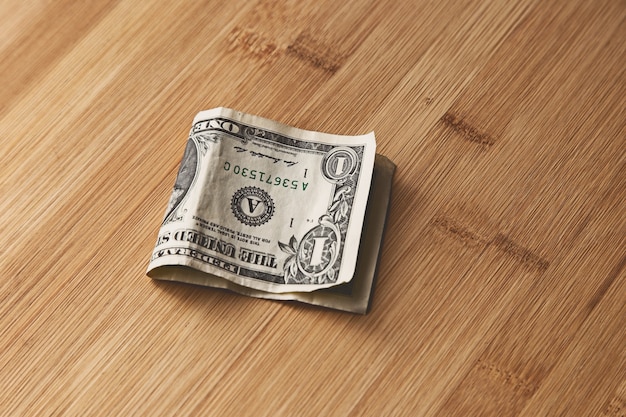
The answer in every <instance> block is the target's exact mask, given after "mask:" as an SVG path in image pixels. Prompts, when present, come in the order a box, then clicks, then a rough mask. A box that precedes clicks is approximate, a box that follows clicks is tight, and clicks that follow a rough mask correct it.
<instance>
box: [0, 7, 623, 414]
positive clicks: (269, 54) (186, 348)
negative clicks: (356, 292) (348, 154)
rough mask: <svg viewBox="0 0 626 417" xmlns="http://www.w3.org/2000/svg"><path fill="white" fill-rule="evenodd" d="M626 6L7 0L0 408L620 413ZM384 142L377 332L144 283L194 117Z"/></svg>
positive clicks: (3, 14) (0, 98)
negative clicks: (227, 114) (389, 172)
mask: <svg viewBox="0 0 626 417" xmlns="http://www.w3.org/2000/svg"><path fill="white" fill-rule="evenodd" d="M625 17H626V4H625V3H624V2H623V1H614V0H596V1H587V2H585V1H580V0H576V1H565V0H557V1H554V2H539V1H536V0H523V1H521V2H509V1H493V2H479V1H474V0H471V1H470V0H462V1H455V2H440V1H428V0H422V1H418V2H413V1H401V2H392V1H380V0H376V1H374V0H369V1H356V0H351V1H347V2H335V1H328V0H322V1H316V2H313V1H298V2H296V1H286V2H276V1H271V0H267V1H266V0H259V1H252V2H244V1H233V2H218V1H209V2H206V3H197V2H182V1H181V2H171V4H170V3H168V4H156V3H154V2H136V1H130V0H120V1H100V2H93V4H83V2H70V1H57V2H48V1H37V2H21V1H16V0H8V1H4V2H3V3H2V4H1V5H0V34H1V36H0V86H1V87H0V137H1V140H2V145H1V146H2V148H1V149H2V151H1V152H0V195H1V196H2V198H1V199H0V233H1V235H2V238H3V244H2V245H1V246H0V277H1V278H2V281H1V283H0V387H1V388H2V389H1V390H0V414H1V415H7V416H17V415H24V416H32V415H107V416H108V415H220V416H223V415H233V416H240V415H255V416H257V415H268V416H278V415H285V416H287V415H289V416H293V415H298V416H304V415H311V416H318V415H336V416H345V415H354V416H361V415H372V416H382V415H407V416H409V415H410V416H431V415H433V416H434V415H441V416H469V415H480V416H528V417H534V416H540V415H546V416H554V415H564V416H592V415H599V416H611V417H615V416H624V415H625V413H626V330H625V329H626V272H625V269H624V265H625V263H626V215H625V213H626V169H625V168H626V167H625V163H626V99H625V98H624V97H625V96H626V73H625V68H626V25H625V24H624V22H625ZM217 106H227V107H231V108H236V109H238V110H241V111H244V112H248V113H252V114H258V115H261V116H263V117H267V118H271V119H274V120H278V121H280V122H283V123H287V124H292V125H295V126H297V127H300V128H303V129H311V130H320V131H326V132H332V133H338V134H362V133H365V132H368V131H370V130H374V131H375V132H376V136H377V140H378V152H379V153H382V154H383V155H386V156H387V157H389V158H390V159H392V160H393V161H394V162H395V163H396V164H397V166H398V170H397V171H396V176H395V178H394V184H393V187H394V189H393V196H392V202H391V212H390V216H389V222H388V228H387V232H386V238H385V243H384V247H383V254H382V257H381V265H380V268H379V276H378V283H377V288H376V292H375V296H374V301H373V306H372V310H371V312H370V313H369V314H368V315H367V316H355V315H350V314H344V313H338V312H335V311H331V310H325V309H321V308H313V307H307V306H303V305H300V304H291V303H280V302H270V301H265V300H257V299H250V298H246V297H242V296H238V295H235V294H231V293H228V292H225V291H218V290H213V289H204V288H198V287H193V286H187V285H177V284H172V283H160V282H153V281H151V280H150V279H149V278H147V277H146V276H145V269H146V266H147V261H148V257H149V254H150V252H151V250H152V247H153V245H154V242H155V239H156V233H157V231H158V226H159V223H160V220H161V216H162V214H163V210H164V208H165V205H166V202H167V199H168V194H169V191H170V189H171V185H172V184H173V182H174V177H175V173H176V168H177V165H178V162H179V160H180V156H181V155H182V152H183V149H184V146H185V139H186V134H187V130H188V128H189V126H190V122H191V119H192V118H193V116H194V115H195V114H196V113H197V112H198V111H200V110H203V109H208V108H212V107H217Z"/></svg>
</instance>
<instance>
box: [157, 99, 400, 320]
mask: <svg viewBox="0 0 626 417" xmlns="http://www.w3.org/2000/svg"><path fill="white" fill-rule="evenodd" d="M375 160H376V142H375V138H374V134H373V133H370V134H367V135H362V136H339V135H330V134H325V133H319V132H312V131H306V130H301V129H296V128H293V127H289V126H286V125H282V124H280V123H277V122H274V121H271V120H267V119H264V118H261V117H258V116H253V115H248V114H244V113H241V112H237V111H235V110H231V109H226V108H217V109H212V110H208V111H203V112H200V113H199V114H198V115H196V117H195V118H194V120H193V125H192V128H191V131H190V133H189V138H188V140H187V144H186V148H185V151H184V154H183V158H182V160H181V163H180V168H179V171H178V175H177V177H176V181H175V184H174V189H173V191H172V194H171V197H170V201H169V203H168V205H167V209H166V212H165V215H164V220H163V223H162V225H161V228H160V231H159V234H158V238H157V243H156V246H155V248H154V251H153V253H152V257H151V259H150V264H149V266H148V274H149V275H150V276H152V277H153V278H157V279H169V280H177V281H184V282H191V283H195V284H201V285H208V286H213V287H220V288H229V289H231V290H235V291H237V292H240V293H243V294H247V295H252V296H256V297H264V298H273V299H297V300H300V301H307V302H312V303H314V304H323V305H324V303H320V302H315V301H314V299H318V298H320V297H322V298H328V296H327V295H326V296H325V295H324V294H331V293H334V294H336V293H341V292H342V291H343V292H344V293H345V291H346V288H347V287H350V288H353V287H354V283H353V282H352V281H353V280H354V279H355V276H356V274H355V271H356V270H357V259H358V258H359V249H360V248H361V246H362V242H363V239H362V237H363V232H364V220H365V214H366V208H367V207H368V198H369V197H370V189H371V186H372V177H373V173H374V165H375ZM391 165H392V164H391ZM392 172H393V171H392ZM389 178H390V177H389ZM387 200H388V194H387ZM385 212H386V204H385ZM383 217H384V216H383ZM383 223H384V219H383ZM380 234H381V236H382V229H381V233H380ZM374 239H376V240H378V241H380V237H378V238H374ZM361 250H363V249H362V248H361ZM377 254H378V250H377V251H376V254H375V255H376V257H377ZM374 269H375V263H374ZM365 275H368V276H369V275H371V277H370V278H368V280H369V281H370V286H371V280H372V279H373V270H372V272H371V274H369V273H367V274H365ZM333 287H337V288H335V291H334V292H333V291H330V292H329V291H328V289H331V290H332V289H333ZM324 290H326V291H324ZM337 290H339V291H337ZM331 298H332V297H331ZM367 298H369V293H368V294H367ZM307 299H308V300H307ZM311 300H313V301H311ZM365 301H367V300H365ZM338 303H339V304H341V303H342V302H341V301H338ZM343 303H346V302H343ZM327 304H328V303H327ZM334 304H337V302H334V303H333V305H330V306H331V307H335V308H340V309H344V310H350V311H353V310H355V309H354V308H346V306H344V307H343V308H342V306H337V305H334ZM361 304H362V302H361ZM361 312H363V311H361Z"/></svg>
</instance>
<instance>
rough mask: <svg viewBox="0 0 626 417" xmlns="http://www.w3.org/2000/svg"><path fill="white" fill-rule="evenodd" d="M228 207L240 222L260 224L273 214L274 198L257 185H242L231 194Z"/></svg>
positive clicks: (249, 224)
mask: <svg viewBox="0 0 626 417" xmlns="http://www.w3.org/2000/svg"><path fill="white" fill-rule="evenodd" d="M230 208H231V210H232V212H233V214H234V215H235V217H236V218H237V220H239V221H240V222H241V223H243V224H245V225H247V226H260V225H262V224H265V223H267V222H268V221H269V220H270V219H271V218H272V216H273V215H274V200H272V197H270V195H269V194H268V193H267V192H265V191H263V190H262V189H260V188H258V187H243V188H240V189H239V190H237V191H235V194H233V197H232V199H231V201H230Z"/></svg>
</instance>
